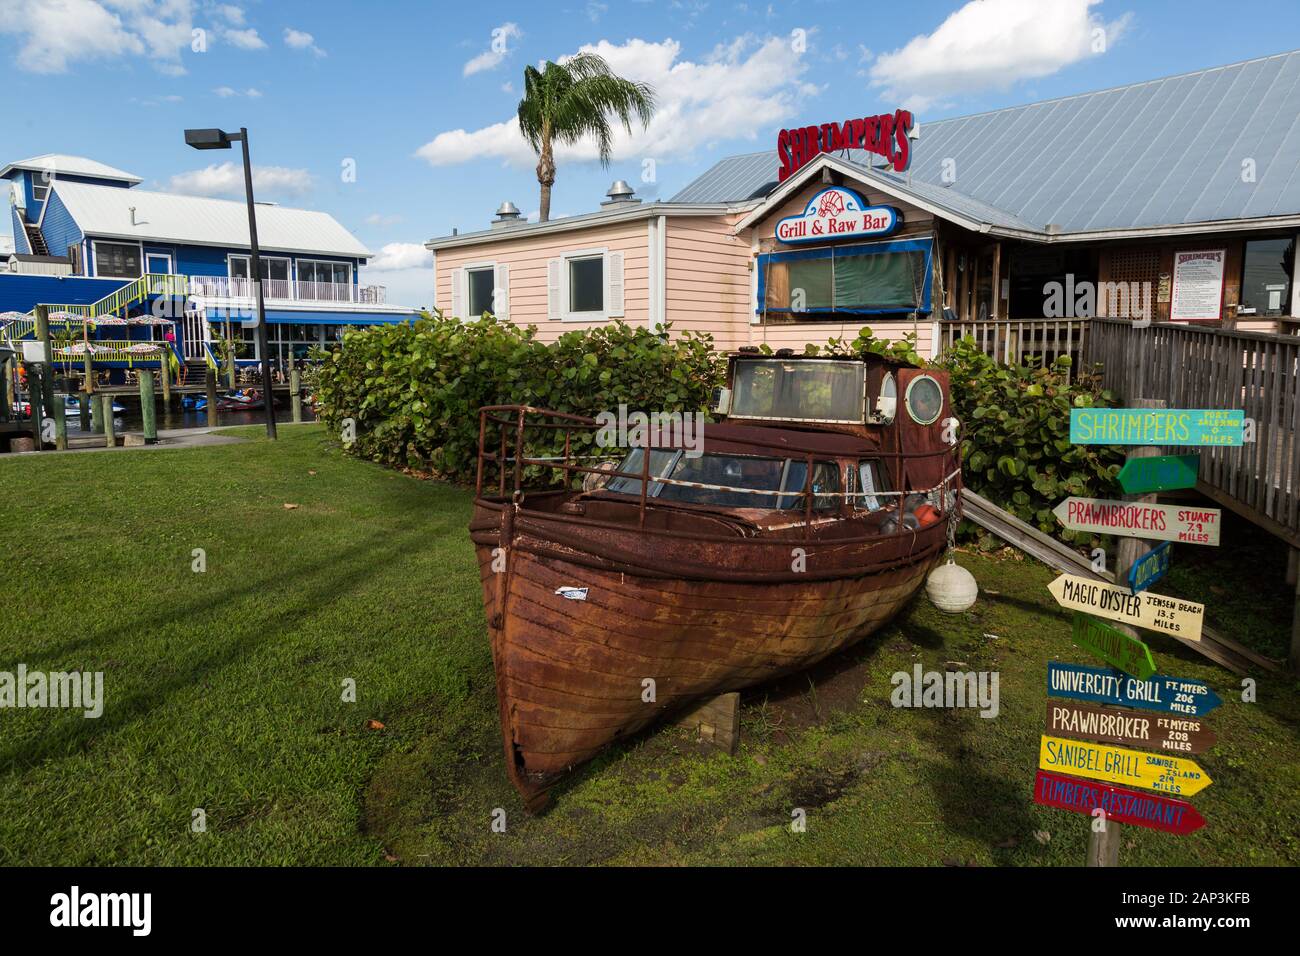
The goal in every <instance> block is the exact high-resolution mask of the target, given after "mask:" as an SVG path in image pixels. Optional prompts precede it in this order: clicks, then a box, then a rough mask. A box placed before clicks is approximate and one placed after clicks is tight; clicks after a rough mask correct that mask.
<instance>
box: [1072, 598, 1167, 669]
mask: <svg viewBox="0 0 1300 956" xmlns="http://www.w3.org/2000/svg"><path fill="white" fill-rule="evenodd" d="M1074 643H1076V644H1078V645H1079V646H1080V647H1082V648H1084V649H1085V650H1089V651H1092V652H1093V653H1094V654H1096V655H1097V656H1098V657H1100V658H1101V659H1102V660H1103V661H1105V662H1106V663H1107V664H1110V665H1111V666H1112V667H1118V668H1119V669H1120V670H1122V671H1123V672H1124V673H1126V674H1132V675H1133V676H1134V677H1136V678H1137V679H1138V680H1146V679H1147V678H1148V677H1150V676H1151V675H1152V674H1154V673H1155V672H1156V662H1155V661H1153V660H1152V659H1151V649H1150V648H1149V647H1147V646H1146V645H1145V644H1143V643H1142V642H1141V641H1139V640H1138V639H1137V638H1136V637H1129V635H1127V634H1125V633H1124V632H1123V631H1121V630H1119V629H1118V628H1114V627H1111V626H1110V625H1109V624H1107V623H1105V622H1104V621H1098V620H1097V619H1096V618H1091V617H1089V616H1088V615H1086V614H1080V613H1078V612H1075V615H1074Z"/></svg>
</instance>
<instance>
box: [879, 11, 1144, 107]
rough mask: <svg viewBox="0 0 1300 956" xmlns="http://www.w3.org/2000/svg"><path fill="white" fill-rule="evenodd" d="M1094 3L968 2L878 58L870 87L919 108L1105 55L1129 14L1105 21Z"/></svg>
mask: <svg viewBox="0 0 1300 956" xmlns="http://www.w3.org/2000/svg"><path fill="white" fill-rule="evenodd" d="M1100 2H1101V0H1052V2H1050V3H1049V2H1043V0H971V2H969V3H967V4H966V5H965V6H964V7H962V8H961V9H959V10H957V11H956V12H955V13H953V14H952V15H951V16H949V17H948V19H946V20H944V21H943V23H941V24H940V25H939V27H938V29H936V30H935V31H934V32H933V33H930V34H922V35H920V36H915V37H913V38H912V39H911V40H909V41H908V42H907V44H906V45H905V46H903V47H902V48H901V49H898V50H894V51H892V52H890V53H882V54H881V55H880V56H879V57H878V58H877V59H876V62H875V63H874V64H873V65H872V67H871V71H870V76H871V83H872V85H873V86H880V87H884V88H885V96H886V97H887V98H889V99H892V100H895V101H897V102H900V103H901V104H902V105H903V106H904V107H906V108H908V109H913V110H923V109H926V108H927V107H930V106H933V105H935V104H936V103H942V102H943V101H944V100H945V98H947V97H951V96H955V95H958V94H962V93H972V92H978V91H981V90H988V89H996V90H1005V89H1007V88H1009V87H1010V86H1011V85H1012V84H1013V83H1016V82H1017V81H1019V80H1026V79H1033V78H1035V77H1042V76H1050V75H1051V74H1053V73H1056V72H1057V71H1058V70H1061V69H1063V68H1064V67H1067V66H1069V65H1070V64H1072V63H1077V62H1078V61H1080V60H1083V59H1086V58H1087V57H1090V56H1096V55H1098V54H1100V53H1102V52H1104V51H1105V50H1106V49H1108V48H1109V46H1110V44H1112V43H1114V42H1115V40H1116V39H1117V38H1118V37H1119V35H1120V34H1121V33H1122V32H1123V31H1124V29H1125V27H1126V26H1127V25H1128V22H1129V20H1130V19H1131V15H1130V14H1127V13H1126V14H1124V15H1123V16H1121V17H1120V18H1119V19H1117V20H1115V21H1113V22H1111V23H1105V22H1103V21H1102V20H1101V18H1100V17H1098V16H1097V15H1096V14H1094V13H1093V12H1092V10H1091V9H1090V8H1092V7H1093V6H1096V5H1097V4H1098V3H1100Z"/></svg>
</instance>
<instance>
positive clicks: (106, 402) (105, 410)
mask: <svg viewBox="0 0 1300 956" xmlns="http://www.w3.org/2000/svg"><path fill="white" fill-rule="evenodd" d="M99 400H100V403H101V404H100V407H99V419H100V421H102V422H103V423H104V446H105V447H106V448H116V447H117V432H116V431H114V426H113V396H112V395H110V394H108V393H107V392H100V394H99Z"/></svg>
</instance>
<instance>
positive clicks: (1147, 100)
mask: <svg viewBox="0 0 1300 956" xmlns="http://www.w3.org/2000/svg"><path fill="white" fill-rule="evenodd" d="M913 149H914V154H913V159H912V169H911V179H910V184H909V182H908V177H907V176H906V175H903V176H898V175H894V174H892V173H885V172H884V171H883V170H882V169H880V168H879V166H880V164H881V163H882V162H883V161H882V160H881V159H879V158H875V162H876V164H877V168H876V170H875V173H876V174H877V175H880V176H884V177H886V178H887V179H888V180H889V181H890V182H891V183H893V184H894V185H896V186H899V187H900V188H902V189H909V190H911V191H913V192H914V193H916V194H917V195H918V196H923V197H925V198H927V199H928V200H929V201H931V202H933V203H935V204H937V205H942V206H945V207H946V208H950V209H954V210H956V211H960V212H962V213H963V214H964V215H967V216H970V217H971V218H977V219H979V220H980V221H982V222H988V223H990V224H992V225H994V226H1004V227H1007V228H1030V229H1035V230H1039V231H1042V230H1045V229H1046V227H1047V226H1048V225H1049V224H1054V225H1056V226H1059V227H1060V231H1061V232H1067V233H1068V232H1086V231H1092V230H1107V229H1143V228H1158V227H1162V226H1175V225H1185V224H1190V223H1198V222H1214V221H1221V220H1234V219H1254V218H1263V217H1268V216H1285V215H1296V214H1300V51H1293V52H1290V53H1282V54H1278V55H1276V56H1269V57H1262V58H1259V59H1255V60H1247V61H1245V62H1242V63H1234V64H1231V65H1229V66H1221V67H1215V68H1213V69H1208V70H1201V71H1198V72H1195V73H1187V74H1183V75H1181V76H1172V77H1166V78H1163V79H1158V80H1149V81H1146V82H1142V83H1135V84H1132V85H1130V86H1122V87H1117V88H1114V89H1109V90H1101V91H1099V92H1095V93H1084V94H1080V95H1077V96H1068V97H1063V98H1060V99H1055V100H1047V101H1044V102H1041V103H1031V104H1028V105H1026V106H1014V107H1009V108H1007V109H1002V110H996V111H994V112H990V113H980V114H978V115H975V116H967V117H961V118H957V119H949V120H941V121H938V122H934V123H926V124H923V125H922V128H921V130H920V138H919V139H918V140H917V141H916V142H915V143H914V144H913ZM838 155H842V156H843V157H844V158H846V159H847V160H849V161H850V162H852V163H854V164H855V165H858V166H866V165H867V162H868V156H869V154H867V153H865V152H864V151H862V150H848V151H846V152H845V153H844V154H838ZM948 161H951V165H950V166H948V168H950V169H952V171H953V172H954V173H955V175H956V179H955V182H953V183H951V184H946V183H945V182H944V181H943V179H944V171H945V165H946V164H947V163H948ZM1248 161H1249V162H1248ZM1243 164H1245V165H1243ZM776 169H777V158H776V152H775V151H771V152H764V153H749V154H746V155H741V156H732V157H728V158H727V159H724V160H722V161H721V162H719V163H717V164H715V165H714V166H713V168H711V169H709V170H708V171H707V172H705V173H704V174H703V175H701V176H700V177H699V178H697V179H696V180H695V181H694V182H692V183H691V184H689V185H688V186H687V187H686V188H685V189H683V190H682V191H681V192H679V193H678V194H677V195H676V196H674V197H673V199H672V201H673V202H714V203H716V202H726V201H734V200H737V199H741V198H747V197H750V196H752V195H754V193H755V191H757V190H764V192H766V191H768V189H770V186H769V184H774V183H775V180H776ZM1247 173H1253V181H1251V178H1250V176H1248V175H1245V174H1247ZM765 187H766V188H765Z"/></svg>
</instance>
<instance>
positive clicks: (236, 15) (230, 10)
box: [217, 3, 244, 27]
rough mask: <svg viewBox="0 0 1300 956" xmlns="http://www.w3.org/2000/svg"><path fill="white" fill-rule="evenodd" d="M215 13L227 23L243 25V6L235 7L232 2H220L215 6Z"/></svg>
mask: <svg viewBox="0 0 1300 956" xmlns="http://www.w3.org/2000/svg"><path fill="white" fill-rule="evenodd" d="M217 13H219V14H220V15H221V16H222V17H223V18H225V20H226V22H227V23H231V24H233V25H235V26H237V27H242V26H243V25H244V9H243V7H237V6H235V5H234V4H233V3H222V4H219V5H218V6H217Z"/></svg>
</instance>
